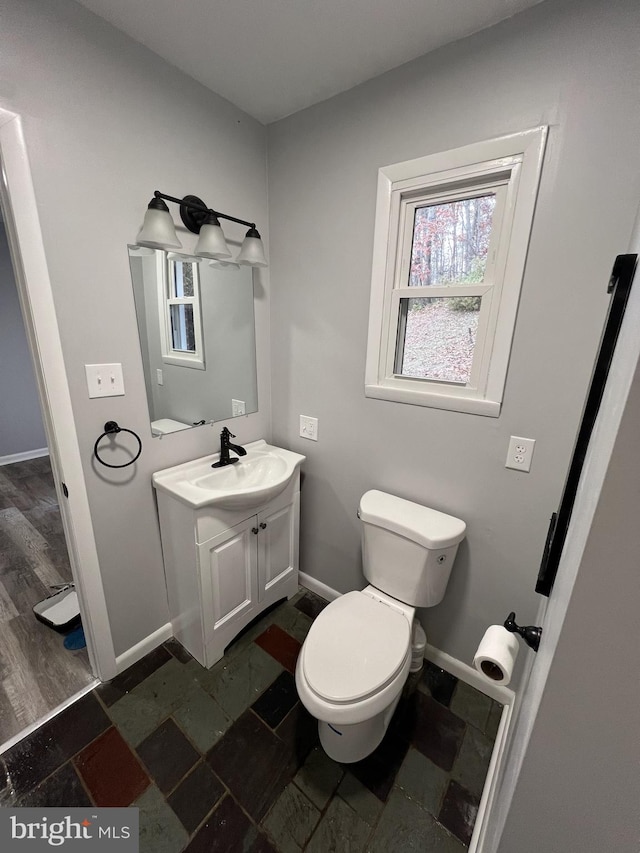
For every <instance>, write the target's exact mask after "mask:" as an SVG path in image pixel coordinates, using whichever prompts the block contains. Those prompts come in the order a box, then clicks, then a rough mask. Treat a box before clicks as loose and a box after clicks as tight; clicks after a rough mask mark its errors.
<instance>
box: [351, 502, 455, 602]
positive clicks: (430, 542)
mask: <svg viewBox="0 0 640 853" xmlns="http://www.w3.org/2000/svg"><path fill="white" fill-rule="evenodd" d="M358 515H359V517H360V520H361V522H362V560H363V570H364V575H365V577H366V578H367V580H368V581H369V583H370V584H372V586H374V587H375V588H376V589H379V590H381V591H382V592H386V593H387V594H388V595H391V596H393V598H397V599H399V600H400V601H403V602H405V604H410V605H412V606H413V607H433V606H434V605H436V604H439V603H440V602H441V601H442V599H443V598H444V593H445V590H446V588H447V584H448V582H449V576H450V574H451V569H452V567H453V561H454V560H455V558H456V553H457V551H458V545H459V544H460V542H462V540H463V539H464V535H465V531H466V529H467V526H466V524H465V523H464V521H461V520H460V519H459V518H454V516H452V515H447V514H446V513H444V512H438V510H435V509H430V508H429V507H426V506H421V505H420V504H416V503H413V501H407V500H404V499H403V498H398V497H395V495H388V494H386V493H385V492H379V491H377V490H372V491H369V492H365V494H364V495H363V496H362V498H361V499H360V508H359V510H358Z"/></svg>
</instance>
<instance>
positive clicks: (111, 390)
mask: <svg viewBox="0 0 640 853" xmlns="http://www.w3.org/2000/svg"><path fill="white" fill-rule="evenodd" d="M84 369H85V373H86V374H87V388H88V389H89V397H122V396H124V379H123V377H122V365H121V364H85V366H84Z"/></svg>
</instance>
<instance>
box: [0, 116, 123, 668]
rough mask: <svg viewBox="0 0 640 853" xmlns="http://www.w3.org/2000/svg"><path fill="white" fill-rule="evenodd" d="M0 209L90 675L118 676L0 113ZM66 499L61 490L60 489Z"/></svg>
mask: <svg viewBox="0 0 640 853" xmlns="http://www.w3.org/2000/svg"><path fill="white" fill-rule="evenodd" d="M0 166H1V167H2V175H1V180H0V205H1V207H2V213H3V218H4V222H5V226H6V230H7V237H8V241H9V247H10V251H11V259H12V262H13V267H14V272H15V277H16V285H17V289H18V296H19V299H20V306H21V309H22V316H23V320H24V325H25V330H26V333H27V341H28V343H29V348H30V350H31V356H32V360H33V366H34V370H35V375H36V381H37V385H38V392H39V397H40V404H41V408H42V414H43V421H44V428H45V433H46V436H47V442H48V445H49V455H50V459H51V467H52V470H53V475H54V481H55V487H56V492H57V495H58V502H59V504H60V512H61V515H62V523H63V527H64V533H65V537H66V542H67V548H68V551H69V560H70V563H71V571H72V575H73V579H74V582H75V584H76V590H77V592H78V598H79V601H80V610H81V613H82V624H83V628H84V631H85V636H86V640H87V650H88V653H89V660H90V663H91V668H92V670H93V673H94V675H96V676H97V677H98V678H99V679H100V680H101V681H108V680H109V679H111V678H113V677H114V676H115V675H116V657H115V652H114V647H113V639H112V635H111V627H110V624H109V616H108V612H107V604H106V599H105V594H104V588H103V585H102V577H101V574H100V563H99V560H98V551H97V547H96V541H95V536H94V532H93V524H92V521H91V512H90V508H89V498H88V495H87V488H86V483H85V478H84V472H83V468H82V455H81V452H80V445H79V443H78V435H77V432H76V426H75V421H74V416H73V408H72V405H71V394H70V392H69V384H68V381H67V374H66V370H65V364H64V357H63V352H62V343H61V339H60V331H59V328H58V321H57V317H56V312H55V304H54V300H53V291H52V288H51V280H50V278H49V270H48V267H47V259H46V254H45V250H44V243H43V238H42V230H41V228H40V220H39V217H38V208H37V203H36V196H35V191H34V187H33V182H32V178H31V169H30V166H29V157H28V154H27V147H26V144H25V140H24V134H23V129H22V122H21V119H20V116H19V115H17V114H16V113H13V112H10V111H8V110H5V109H3V108H0ZM63 483H64V484H65V485H66V487H67V490H68V497H65V495H64V494H63V491H62V484H63Z"/></svg>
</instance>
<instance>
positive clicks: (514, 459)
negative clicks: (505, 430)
mask: <svg viewBox="0 0 640 853" xmlns="http://www.w3.org/2000/svg"><path fill="white" fill-rule="evenodd" d="M535 446H536V440H535V438H521V437H520V436H519V435H512V436H511V439H510V441H509V450H508V451H507V461H506V462H505V463H504V467H505V468H515V470H516V471H527V472H528V471H530V470H531V459H532V458H533V449H534V447H535Z"/></svg>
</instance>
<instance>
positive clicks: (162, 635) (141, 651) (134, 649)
mask: <svg viewBox="0 0 640 853" xmlns="http://www.w3.org/2000/svg"><path fill="white" fill-rule="evenodd" d="M171 637H173V628H172V627H171V622H167V624H166V625H163V626H162V627H161V628H158V630H157V631H154V632H153V634H149V636H148V637H145V638H144V640H140V642H139V643H136V644H135V646H131V648H130V649H127V651H126V652H123V653H122V654H121V655H118V656H117V657H116V669H117V671H118V674H119V673H121V672H124V670H125V669H129V667H130V666H133V664H134V663H137V662H138V661H139V660H142V658H143V657H144V656H145V655H148V654H149V652H152V651H153V650H154V649H155V648H157V647H158V646H159V645H161V644H162V643H164V642H165V641H166V640H170V639H171Z"/></svg>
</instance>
